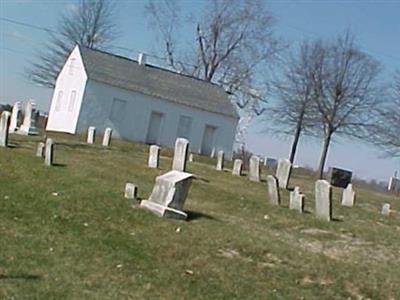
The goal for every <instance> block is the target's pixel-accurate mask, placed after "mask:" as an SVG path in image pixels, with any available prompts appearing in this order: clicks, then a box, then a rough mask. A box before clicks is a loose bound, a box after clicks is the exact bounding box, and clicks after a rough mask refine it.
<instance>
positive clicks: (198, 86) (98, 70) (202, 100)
mask: <svg viewBox="0 0 400 300" xmlns="http://www.w3.org/2000/svg"><path fill="white" fill-rule="evenodd" d="M79 50H80V52H81V55H82V60H83V63H84V65H85V70H86V73H87V75H88V78H89V79H91V80H94V81H97V82H101V83H105V84H109V85H112V86H116V87H119V88H123V89H126V90H131V91H136V92H140V93H143V94H147V95H150V96H154V97H157V98H161V99H165V100H168V101H171V102H174V103H178V104H182V105H186V106H190V107H194V108H197V109H201V110H206V111H210V112H213V113H218V114H222V115H225V116H229V117H234V118H237V113H236V111H235V108H234V106H233V104H232V103H231V102H230V100H229V97H228V94H227V93H226V92H225V90H224V89H223V88H222V87H220V86H218V85H215V84H212V83H209V82H206V81H204V80H200V79H196V78H194V77H191V76H186V75H182V74H178V73H175V72H172V71H169V70H165V69H162V68H159V67H155V66H151V65H148V64H146V65H145V66H143V65H139V64H138V62H137V61H135V60H131V59H128V58H125V57H122V56H117V55H114V54H110V53H106V52H103V51H98V50H92V49H88V48H84V47H80V49H79Z"/></svg>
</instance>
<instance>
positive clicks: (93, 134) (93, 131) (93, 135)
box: [87, 126, 96, 144]
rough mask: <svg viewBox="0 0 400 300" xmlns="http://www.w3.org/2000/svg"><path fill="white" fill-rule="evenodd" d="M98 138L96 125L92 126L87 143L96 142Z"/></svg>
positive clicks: (89, 129)
mask: <svg viewBox="0 0 400 300" xmlns="http://www.w3.org/2000/svg"><path fill="white" fill-rule="evenodd" d="M95 139H96V127H93V126H90V127H89V128H88V132H87V143H88V144H94V141H95Z"/></svg>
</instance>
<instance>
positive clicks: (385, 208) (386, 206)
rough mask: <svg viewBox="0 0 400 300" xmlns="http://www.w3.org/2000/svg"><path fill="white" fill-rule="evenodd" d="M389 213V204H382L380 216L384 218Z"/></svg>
mask: <svg viewBox="0 0 400 300" xmlns="http://www.w3.org/2000/svg"><path fill="white" fill-rule="evenodd" d="M390 212H391V209H390V204H389V203H385V204H383V206H382V211H381V214H382V215H384V216H389V215H390Z"/></svg>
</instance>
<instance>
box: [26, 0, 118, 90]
mask: <svg viewBox="0 0 400 300" xmlns="http://www.w3.org/2000/svg"><path fill="white" fill-rule="evenodd" d="M114 14H115V10H114V6H113V2H112V1H110V0H81V1H80V2H79V4H78V5H77V6H76V7H75V8H74V9H72V10H70V11H69V12H68V13H67V14H64V15H62V16H61V18H60V22H59V26H58V28H57V32H51V33H50V41H49V43H48V44H47V45H46V50H44V51H42V52H40V53H39V54H38V56H37V60H36V61H35V62H33V63H32V65H31V68H30V69H29V70H28V76H29V79H30V80H32V81H33V82H35V83H38V84H40V85H43V86H47V87H51V88H52V87H54V85H55V80H56V78H57V76H58V73H59V72H60V70H61V67H62V66H63V64H64V62H65V60H66V58H67V56H68V54H69V53H70V51H71V50H72V48H73V47H74V46H75V45H76V44H78V45H81V46H84V47H88V48H92V49H107V48H108V47H109V46H110V44H111V42H112V41H114V40H115V39H116V37H117V35H118V31H117V28H116V25H115V23H114Z"/></svg>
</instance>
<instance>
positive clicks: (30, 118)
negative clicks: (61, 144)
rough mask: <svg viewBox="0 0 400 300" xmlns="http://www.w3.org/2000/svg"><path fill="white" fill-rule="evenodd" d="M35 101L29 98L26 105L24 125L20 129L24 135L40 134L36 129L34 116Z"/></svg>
mask: <svg viewBox="0 0 400 300" xmlns="http://www.w3.org/2000/svg"><path fill="white" fill-rule="evenodd" d="M35 106H36V105H35V103H34V102H33V101H32V100H28V102H26V105H25V116H24V120H23V122H22V125H21V127H20V129H19V131H18V133H20V134H24V135H36V134H38V132H37V130H36V124H35V123H36V120H35V116H34V110H35Z"/></svg>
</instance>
